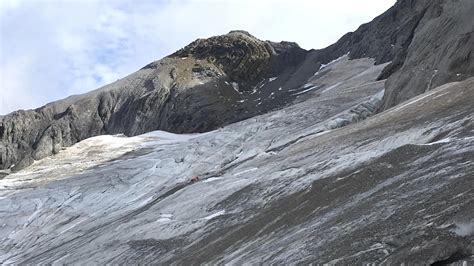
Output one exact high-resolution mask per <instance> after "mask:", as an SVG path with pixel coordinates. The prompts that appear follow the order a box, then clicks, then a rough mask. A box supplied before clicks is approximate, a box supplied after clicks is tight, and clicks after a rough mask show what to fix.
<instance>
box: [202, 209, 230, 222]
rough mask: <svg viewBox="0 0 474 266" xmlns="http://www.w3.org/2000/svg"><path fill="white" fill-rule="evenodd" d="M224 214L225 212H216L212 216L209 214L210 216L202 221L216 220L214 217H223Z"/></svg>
mask: <svg viewBox="0 0 474 266" xmlns="http://www.w3.org/2000/svg"><path fill="white" fill-rule="evenodd" d="M224 214H225V210H222V211H218V212H216V213H214V214H211V215H209V216H206V217H204V218H203V219H204V220H211V219H213V218H216V217H218V216H221V215H224Z"/></svg>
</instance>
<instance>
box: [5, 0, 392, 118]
mask: <svg viewBox="0 0 474 266" xmlns="http://www.w3.org/2000/svg"><path fill="white" fill-rule="evenodd" d="M394 3H395V0H359V1H353V0H332V1H327V0H324V1H323V0H312V1H304V0H260V1H254V0H228V1H218V0H202V1H199V0H194V1H193V0H187V1H186V0H167V1H164V0H163V1H152V0H140V1H128V2H127V1H125V0H118V1H110V0H83V1H79V0H70V1H67V0H62V1H60V0H30V1H27V0H1V1H0V34H1V35H0V37H1V38H0V45H1V46H0V70H1V72H0V114H2V113H7V112H10V111H13V110H16V109H19V108H34V107H38V106H40V105H43V104H45V103H47V102H49V101H53V100H56V99H59V98H62V97H66V96H68V95H70V94H77V93H83V92H86V91H90V90H92V89H95V88H97V87H99V86H102V85H104V84H107V83H110V82H113V81H115V80H116V79H118V78H121V77H123V76H126V75H127V74H130V73H131V72H133V71H135V70H137V69H139V68H140V67H142V66H144V65H146V64H148V63H149V62H151V61H154V60H157V59H159V58H161V57H163V56H165V55H167V54H170V53H172V52H174V51H175V50H177V49H179V48H181V47H183V46H184V45H186V44H188V43H189V42H191V41H193V40H194V39H196V38H203V37H210V36H213V35H218V34H223V33H226V32H228V31H230V30H234V29H244V30H247V31H249V32H250V33H252V34H253V35H255V36H256V37H259V38H261V39H265V40H274V41H280V40H288V41H296V42H298V43H299V44H300V45H301V46H302V47H303V48H307V49H310V48H322V47H325V46H327V45H329V44H331V43H333V42H335V41H336V40H337V39H338V38H339V37H341V36H342V35H343V34H344V33H346V32H347V31H351V30H355V29H356V28H357V27H358V26H359V25H360V24H361V23H364V22H368V21H370V20H371V19H372V18H374V17H375V16H376V15H378V14H380V13H382V12H383V11H384V10H386V9H387V8H388V7H390V6H391V5H393V4H394Z"/></svg>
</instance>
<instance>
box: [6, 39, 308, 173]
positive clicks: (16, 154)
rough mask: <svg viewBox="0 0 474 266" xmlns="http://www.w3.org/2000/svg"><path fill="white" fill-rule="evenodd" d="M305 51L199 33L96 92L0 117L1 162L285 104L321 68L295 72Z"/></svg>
mask: <svg viewBox="0 0 474 266" xmlns="http://www.w3.org/2000/svg"><path fill="white" fill-rule="evenodd" d="M306 55H307V51H305V50H303V49H301V48H300V47H298V45H297V44H294V43H287V42H282V43H272V42H264V41H261V40H258V39H256V38H255V37H253V36H251V35H250V34H248V33H246V32H241V31H235V32H230V33H229V34H227V35H223V36H217V37H213V38H210V39H208V40H198V41H196V42H194V43H192V44H190V45H189V46H187V47H186V48H184V49H182V50H180V51H178V52H176V53H175V54H172V55H170V56H168V57H166V58H164V59H162V60H159V61H156V62H153V63H151V64H149V65H147V66H146V67H144V68H143V69H141V70H139V71H137V72H136V73H133V74H132V75H130V76H128V77H126V78H124V79H121V80H119V81H117V82H114V83H112V84H110V85H107V86H105V87H103V88H101V89H98V90H96V91H93V92H90V93H87V94H84V95H78V96H71V97H69V98H66V99H64V100H61V101H57V102H54V103H50V104H47V105H46V106H44V107H41V108H38V109H36V110H29V111H18V112H14V113H11V114H8V115H6V116H4V117H2V118H0V119H1V120H0V139H1V141H2V142H1V143H0V169H8V168H12V170H13V171H15V170H18V169H21V168H23V167H25V166H27V165H30V164H31V163H32V162H33V160H39V159H42V158H44V157H46V156H49V155H52V154H57V153H58V152H59V151H60V150H61V149H62V148H64V147H68V146H71V145H72V144H74V143H77V142H78V141H81V140H84V139H86V138H89V137H92V136H97V135H101V134H118V133H124V134H126V135H128V136H133V135H137V134H142V133H145V132H149V131H152V130H157V129H161V130H166V131H170V132H176V133H185V132H205V131H209V130H213V129H216V128H218V127H220V126H223V125H226V124H230V123H233V122H236V121H240V120H242V119H245V118H248V117H252V116H255V115H258V114H261V113H265V112H268V111H269V110H273V109H275V108H279V107H282V106H284V105H286V104H288V103H290V102H291V101H292V100H293V99H294V98H295V97H294V96H292V95H291V94H292V93H291V92H289V90H290V89H293V90H298V89H300V87H301V85H303V84H304V83H305V81H306V80H307V78H308V76H310V75H312V74H313V73H314V71H315V70H314V69H316V67H317V65H316V64H317V63H312V64H309V66H308V65H305V66H304V67H305V68H313V70H312V71H307V73H306V74H304V73H303V74H301V73H299V74H297V75H294V74H295V72H297V71H298V70H299V68H301V65H302V64H303V63H304V60H305V58H306ZM299 72H301V71H299Z"/></svg>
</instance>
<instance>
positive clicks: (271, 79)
mask: <svg viewBox="0 0 474 266" xmlns="http://www.w3.org/2000/svg"><path fill="white" fill-rule="evenodd" d="M277 78H278V77H273V78H269V79H268V81H269V82H272V81H274V80H276V79H277Z"/></svg>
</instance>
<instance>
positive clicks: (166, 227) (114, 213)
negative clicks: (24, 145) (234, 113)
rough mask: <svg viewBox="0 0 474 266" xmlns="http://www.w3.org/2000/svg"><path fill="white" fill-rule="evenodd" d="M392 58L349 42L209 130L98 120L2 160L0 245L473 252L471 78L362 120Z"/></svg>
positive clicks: (97, 258)
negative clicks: (7, 170) (35, 155)
mask: <svg viewBox="0 0 474 266" xmlns="http://www.w3.org/2000/svg"><path fill="white" fill-rule="evenodd" d="M383 68H384V65H379V66H373V60H369V59H358V60H352V61H349V60H347V58H342V59H340V60H339V61H337V62H334V63H332V64H330V65H329V66H326V67H325V68H324V69H323V72H324V73H325V74H323V75H317V76H315V77H314V78H313V80H312V83H313V84H318V85H320V86H322V88H321V90H320V91H319V92H318V91H315V90H312V91H308V92H306V94H305V97H304V99H305V100H303V99H302V101H301V102H299V103H297V104H294V105H291V106H288V107H286V108H284V109H282V110H279V111H275V112H271V113H268V114H264V115H261V116H257V117H255V118H252V119H247V120H245V121H242V122H239V123H236V124H233V125H229V126H226V127H224V128H221V129H218V130H215V131H212V132H208V133H204V134H195V135H187V136H181V135H172V134H164V133H160V132H155V133H150V134H146V135H143V136H140V137H135V138H130V139H127V138H124V137H115V138H116V140H115V141H114V140H113V138H114V137H105V136H102V137H98V138H97V139H91V140H87V141H86V142H84V143H79V144H76V145H74V146H73V147H72V148H71V149H67V150H64V151H61V152H60V153H59V154H58V156H54V157H52V158H47V159H45V160H41V161H38V162H36V163H35V164H34V165H33V166H32V167H29V168H27V169H25V170H22V171H20V172H18V173H15V174H11V175H9V176H8V177H6V178H4V179H3V180H0V185H1V186H2V187H3V188H2V189H1V190H0V191H1V193H2V194H1V195H0V196H1V197H2V198H0V206H2V212H1V214H0V215H1V219H2V221H4V225H3V226H2V227H1V229H0V230H1V231H0V236H1V241H0V243H1V244H0V250H3V251H4V253H3V254H0V261H1V262H2V263H5V264H9V263H15V264H28V263H45V264H47V263H53V262H55V263H67V264H70V263H81V264H84V263H86V264H87V263H111V264H120V263H126V264H128V263H143V264H151V263H160V264H169V263H178V264H190V263H201V262H206V263H211V264H214V263H237V264H241V263H243V262H247V263H284V264H288V263H296V262H303V263H308V262H314V263H340V264H352V263H354V264H360V263H369V262H370V263H382V262H385V263H395V264H396V263H402V262H404V263H407V264H420V263H435V262H442V261H446V260H448V261H455V260H459V259H460V260H461V261H462V260H467V261H473V257H472V241H473V236H472V219H473V217H474V213H473V212H472V208H470V206H472V199H473V198H474V197H473V196H474V194H473V193H474V191H473V190H472V186H470V184H471V183H472V173H474V164H473V162H472V160H470V159H469V158H472V156H473V155H474V154H473V153H474V150H473V147H474V146H473V141H474V139H473V136H474V124H473V119H474V117H473V113H472V108H471V105H470V103H471V101H472V99H473V98H474V95H473V92H474V90H472V88H473V86H474V80H473V79H469V80H467V81H465V82H462V83H457V84H447V85H445V86H442V87H440V88H437V89H435V90H433V91H430V92H429V93H427V94H424V95H422V96H420V97H417V98H414V99H412V100H410V101H408V102H407V103H404V104H402V105H399V106H397V107H396V108H394V109H391V110H389V111H387V112H383V113H380V114H377V115H375V116H373V117H370V118H368V119H366V120H364V121H360V122H358V123H353V122H356V121H358V120H361V119H364V118H365V117H366V116H368V115H370V111H372V112H374V111H375V109H376V107H377V106H380V105H381V104H382V93H383V86H384V81H376V78H377V76H378V75H379V74H380V73H381V71H382V69H383ZM300 95H303V94H300ZM308 110H311V111H308ZM351 122H352V123H351ZM347 124H349V125H347ZM342 125H346V126H345V127H342V128H340V126H342ZM387 125H390V126H387ZM78 145H79V146H78ZM109 150H113V151H114V153H110V152H108V151H109ZM91 154H97V155H96V156H90V155H91ZM78 156H79V157H78ZM110 156H113V157H110ZM102 157H104V159H100V160H97V161H95V160H96V158H97V159H98V158H102ZM66 169H67V171H65V170H66ZM193 175H198V176H200V177H201V182H198V183H195V184H192V183H189V179H190V178H191V177H192V176H193ZM296 251H297V252H296Z"/></svg>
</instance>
